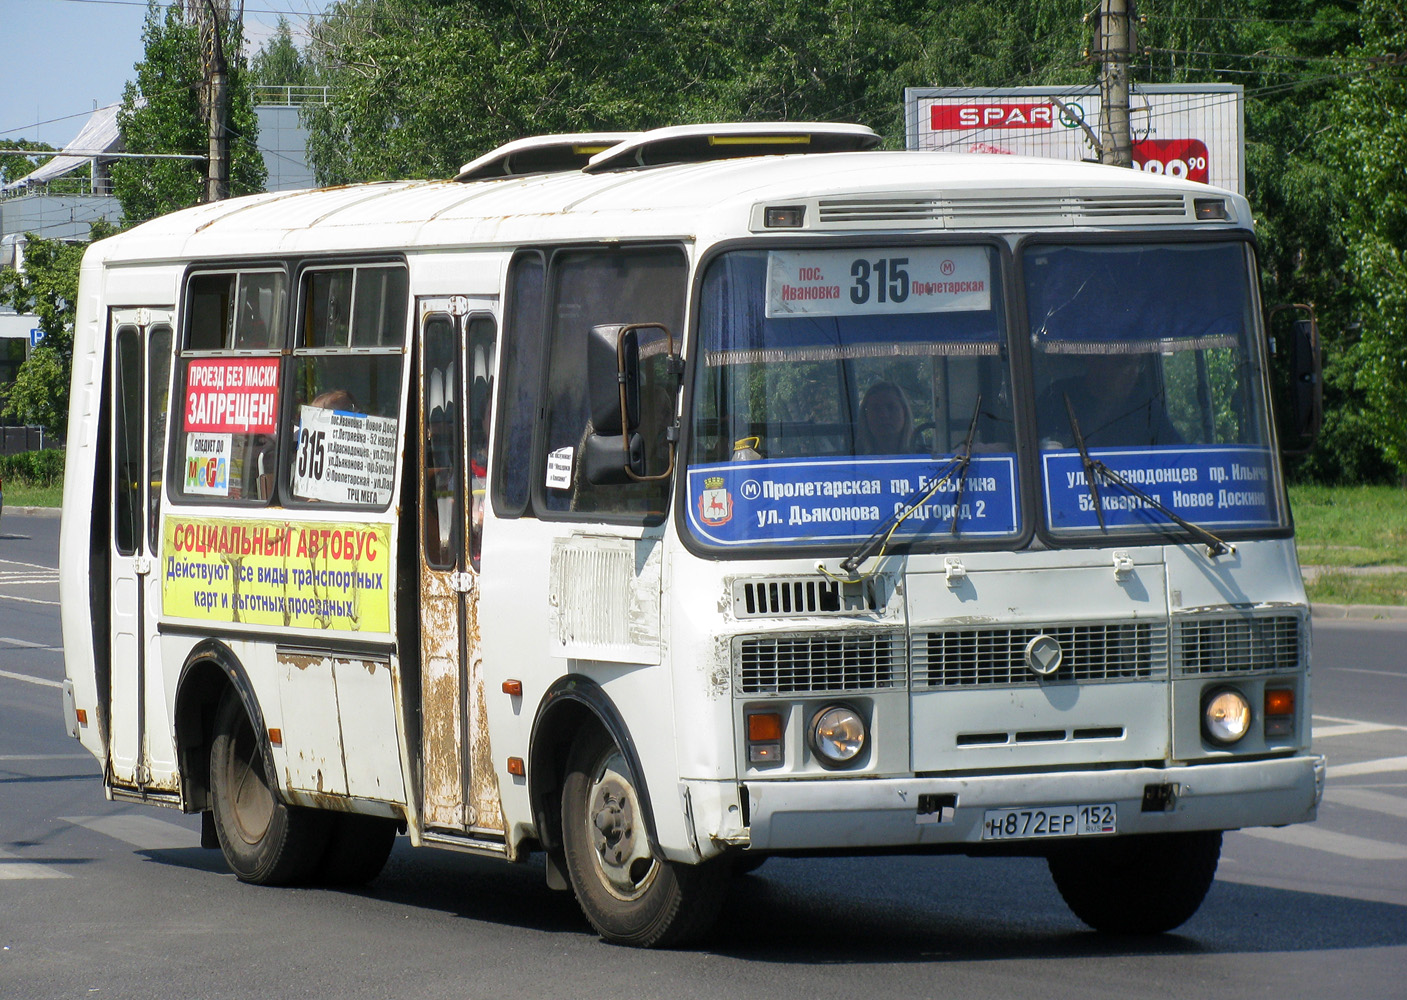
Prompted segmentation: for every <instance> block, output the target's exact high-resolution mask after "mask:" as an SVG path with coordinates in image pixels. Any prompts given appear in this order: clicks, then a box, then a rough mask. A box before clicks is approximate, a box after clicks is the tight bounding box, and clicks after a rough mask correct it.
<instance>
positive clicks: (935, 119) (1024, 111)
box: [931, 104, 1055, 132]
mask: <svg viewBox="0 0 1407 1000" xmlns="http://www.w3.org/2000/svg"><path fill="white" fill-rule="evenodd" d="M931 119H932V123H933V131H935V132H940V131H944V130H950V129H976V128H1050V127H1051V126H1052V125H1053V124H1054V122H1055V106H1054V105H1053V104H935V105H933V107H932V115H931Z"/></svg>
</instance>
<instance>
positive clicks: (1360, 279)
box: [1336, 0, 1407, 477]
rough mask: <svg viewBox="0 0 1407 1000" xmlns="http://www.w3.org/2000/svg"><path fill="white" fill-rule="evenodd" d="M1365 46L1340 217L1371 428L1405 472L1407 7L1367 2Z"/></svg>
mask: <svg viewBox="0 0 1407 1000" xmlns="http://www.w3.org/2000/svg"><path fill="white" fill-rule="evenodd" d="M1361 17H1362V35H1363V43H1362V46H1361V47H1360V48H1359V49H1358V50H1357V51H1356V52H1355V53H1354V57H1355V64H1354V69H1355V72H1354V73H1353V76H1352V79H1351V82H1350V83H1349V86H1348V88H1347V93H1346V94H1345V95H1344V97H1345V99H1344V128H1343V129H1342V131H1341V132H1339V134H1338V136H1337V146H1336V152H1337V154H1338V155H1337V158H1336V159H1337V163H1338V164H1339V165H1340V166H1341V167H1342V169H1343V171H1344V176H1345V182H1346V184H1347V185H1348V186H1349V188H1350V189H1351V190H1353V191H1354V192H1355V197H1354V198H1353V199H1352V200H1351V201H1349V202H1348V203H1347V206H1346V209H1347V210H1346V211H1344V212H1343V213H1342V214H1341V215H1340V216H1339V218H1338V220H1337V221H1339V222H1340V223H1341V224H1342V225H1343V228H1344V232H1345V234H1346V237H1347V244H1348V247H1347V249H1348V261H1349V270H1350V274H1351V281H1352V298H1353V303H1354V305H1355V306H1356V307H1357V310H1358V320H1359V324H1360V330H1361V340H1360V342H1359V344H1358V348H1357V350H1356V351H1355V353H1354V359H1355V361H1356V362H1357V363H1358V371H1359V372H1360V380H1361V385H1362V387H1363V389H1364V390H1365V392H1366V396H1367V402H1368V413H1367V414H1365V420H1364V423H1365V425H1366V426H1367V427H1369V428H1371V430H1372V433H1373V436H1374V439H1375V440H1376V441H1377V443H1378V444H1380V445H1381V447H1382V448H1383V451H1384V452H1385V454H1386V455H1387V457H1388V458H1389V459H1390V460H1391V461H1392V462H1393V464H1394V465H1395V467H1396V469H1397V471H1398V472H1399V473H1400V474H1401V475H1403V476H1404V477H1407V183H1404V181H1403V164H1404V163H1407V121H1404V118H1403V115H1402V108H1403V107H1407V11H1404V9H1403V8H1402V6H1401V4H1400V3H1397V2H1395V0H1363V4H1362V7H1361Z"/></svg>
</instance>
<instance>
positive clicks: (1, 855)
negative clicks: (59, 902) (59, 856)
mask: <svg viewBox="0 0 1407 1000" xmlns="http://www.w3.org/2000/svg"><path fill="white" fill-rule="evenodd" d="M72 877H73V876H72V875H70V874H69V873H68V872H61V871H59V870H58V869H57V868H50V867H49V866H48V865H41V864H39V862H37V861H26V860H24V859H23V858H21V857H19V856H18V855H15V854H11V853H10V852H9V851H5V850H0V879H21V878H72Z"/></svg>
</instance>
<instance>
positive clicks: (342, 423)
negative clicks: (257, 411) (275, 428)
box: [287, 264, 410, 507]
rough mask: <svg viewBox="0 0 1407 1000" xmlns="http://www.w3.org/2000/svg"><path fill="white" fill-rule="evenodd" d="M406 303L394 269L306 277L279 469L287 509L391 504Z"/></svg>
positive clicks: (403, 278) (402, 272)
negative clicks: (289, 503)
mask: <svg viewBox="0 0 1407 1000" xmlns="http://www.w3.org/2000/svg"><path fill="white" fill-rule="evenodd" d="M409 293H410V290H409V279H408V277H407V274H406V269H405V267H404V266H403V265H400V264H358V265H352V266H344V267H329V268H318V269H315V270H309V271H306V272H305V273H304V275H303V280H302V291H301V301H300V304H299V319H298V337H297V342H296V343H295V344H294V348H293V377H292V382H293V392H292V395H293V408H292V414H291V426H290V428H289V430H290V432H291V433H292V434H293V447H292V448H291V449H290V450H289V453H288V468H287V474H288V490H289V495H290V497H291V498H292V499H293V501H295V502H298V503H315V504H328V503H331V504H340V505H352V506H358V507H385V506H386V505H387V504H389V503H390V502H391V491H392V483H393V482H394V479H395V468H396V454H397V445H398V442H399V440H400V412H401V371H402V365H403V363H404V350H403V348H404V345H405V336H406V325H407V323H408V322H409Z"/></svg>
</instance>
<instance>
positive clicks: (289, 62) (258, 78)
mask: <svg viewBox="0 0 1407 1000" xmlns="http://www.w3.org/2000/svg"><path fill="white" fill-rule="evenodd" d="M318 75H319V74H318V68H317V66H316V65H315V64H314V63H313V61H312V59H311V58H309V56H308V55H307V54H306V53H304V52H303V50H302V49H300V48H298V46H297V45H296V44H294V42H293V30H292V29H291V28H290V27H289V24H288V19H287V18H286V17H284V16H283V15H282V14H280V15H279V19H278V28H277V29H276V30H275V31H274V34H273V35H271V36H270V37H269V39H268V40H267V41H265V42H264V44H263V46H262V47H260V49H259V51H258V52H256V53H255V54H254V58H253V59H251V60H250V61H249V78H250V79H251V80H252V81H253V84H254V86H255V87H261V86H262V87H310V86H314V85H316V84H317V83H318V82H319V81H318Z"/></svg>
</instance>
